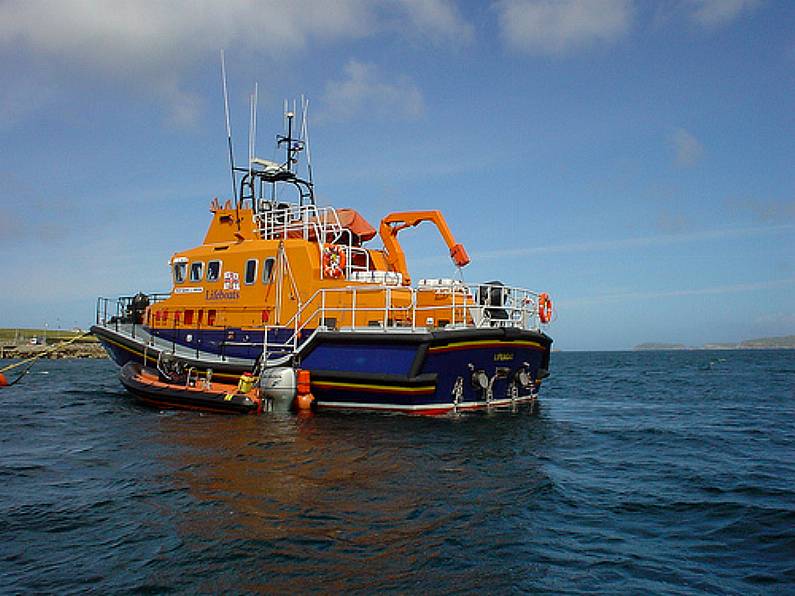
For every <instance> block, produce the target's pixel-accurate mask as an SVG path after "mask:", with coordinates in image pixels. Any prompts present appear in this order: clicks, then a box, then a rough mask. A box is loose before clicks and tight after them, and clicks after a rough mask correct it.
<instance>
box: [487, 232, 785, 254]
mask: <svg viewBox="0 0 795 596" xmlns="http://www.w3.org/2000/svg"><path fill="white" fill-rule="evenodd" d="M793 231H795V225H793V224H782V225H778V226H755V227H747V228H724V229H716V230H701V231H696V232H689V233H686V234H659V235H655V236H642V237H638V238H622V239H618V240H594V241H590V242H572V243H569V244H550V245H546V246H536V247H523V248H508V249H500V250H492V251H484V252H478V253H473V254H472V256H473V257H477V258H479V259H492V258H494V259H497V258H505V257H524V256H528V255H541V254H564V253H581V252H587V253H593V252H599V251H608V250H627V249H632V248H645V247H651V246H666V245H670V244H677V245H678V244H682V243H683V242H705V241H710V240H723V239H727V238H745V237H749V236H761V235H767V234H778V233H786V234H791V233H792V232H793Z"/></svg>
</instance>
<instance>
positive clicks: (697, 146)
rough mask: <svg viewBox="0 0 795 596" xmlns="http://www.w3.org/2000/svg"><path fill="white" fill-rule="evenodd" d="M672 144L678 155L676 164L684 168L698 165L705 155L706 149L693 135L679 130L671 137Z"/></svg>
mask: <svg viewBox="0 0 795 596" xmlns="http://www.w3.org/2000/svg"><path fill="white" fill-rule="evenodd" d="M671 143H672V144H673V147H674V152H675V154H676V163H677V165H679V166H682V167H684V168H689V167H692V166H694V165H696V164H697V163H698V162H699V161H700V160H701V157H702V156H703V155H704V147H703V146H702V145H701V143H700V142H699V140H698V139H697V138H696V137H695V136H693V133H691V132H689V131H687V130H685V129H684V128H677V129H676V130H675V131H674V132H673V134H672V135H671Z"/></svg>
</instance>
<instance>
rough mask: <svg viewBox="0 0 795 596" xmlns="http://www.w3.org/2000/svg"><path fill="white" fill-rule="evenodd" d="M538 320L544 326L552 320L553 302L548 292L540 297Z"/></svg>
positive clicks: (542, 293)
mask: <svg viewBox="0 0 795 596" xmlns="http://www.w3.org/2000/svg"><path fill="white" fill-rule="evenodd" d="M538 319H539V320H540V321H541V322H542V323H543V324H544V325H546V324H547V323H549V322H550V321H551V320H552V300H550V298H549V294H547V293H546V292H541V293H540V294H539V295H538Z"/></svg>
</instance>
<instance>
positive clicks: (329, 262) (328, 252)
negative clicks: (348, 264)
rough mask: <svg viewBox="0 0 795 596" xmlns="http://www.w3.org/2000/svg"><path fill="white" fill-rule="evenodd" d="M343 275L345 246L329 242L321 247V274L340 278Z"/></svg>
mask: <svg viewBox="0 0 795 596" xmlns="http://www.w3.org/2000/svg"><path fill="white" fill-rule="evenodd" d="M344 275H345V248H344V247H342V246H340V245H339V244H331V245H329V246H327V247H326V248H324V249H323V276H324V277H330V278H332V279H340V278H341V277H343V276H344Z"/></svg>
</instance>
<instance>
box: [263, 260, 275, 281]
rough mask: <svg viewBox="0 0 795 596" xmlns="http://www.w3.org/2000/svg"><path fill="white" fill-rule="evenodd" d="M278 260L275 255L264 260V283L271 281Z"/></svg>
mask: <svg viewBox="0 0 795 596" xmlns="http://www.w3.org/2000/svg"><path fill="white" fill-rule="evenodd" d="M275 262H276V259H274V258H273V257H268V258H267V259H265V260H264V261H262V283H265V284H269V283H271V275H272V274H273V264H274V263H275Z"/></svg>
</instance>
